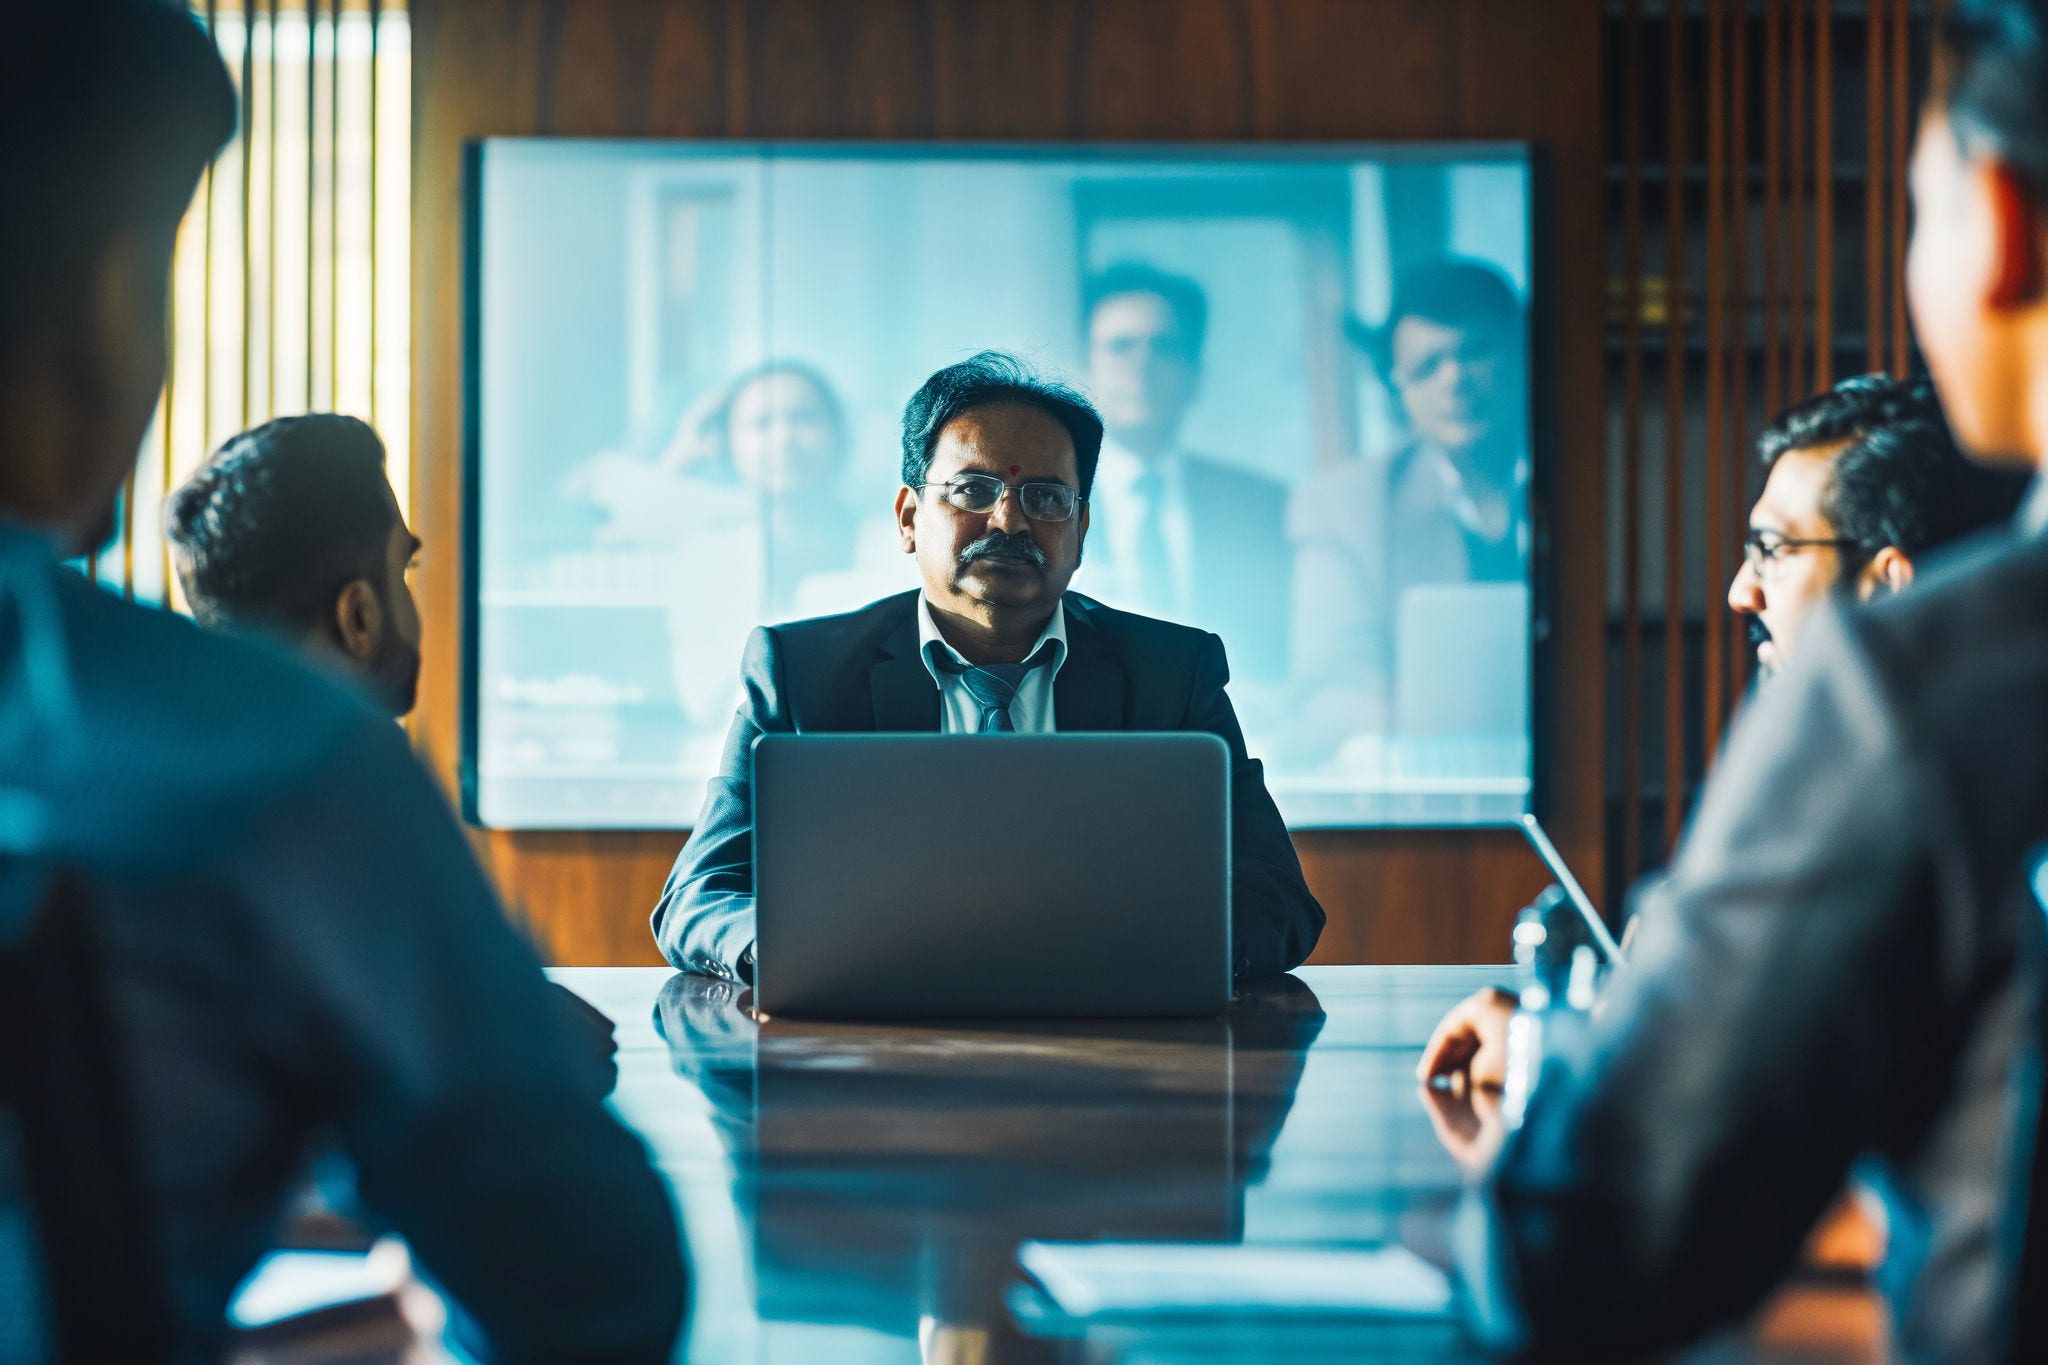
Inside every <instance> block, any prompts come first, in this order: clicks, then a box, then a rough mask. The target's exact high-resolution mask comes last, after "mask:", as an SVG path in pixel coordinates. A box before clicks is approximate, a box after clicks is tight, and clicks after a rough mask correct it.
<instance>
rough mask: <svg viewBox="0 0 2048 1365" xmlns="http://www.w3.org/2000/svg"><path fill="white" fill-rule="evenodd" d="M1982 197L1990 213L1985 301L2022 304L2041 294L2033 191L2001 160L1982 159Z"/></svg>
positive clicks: (2038, 232) (1996, 305)
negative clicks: (1986, 297) (1988, 284)
mask: <svg viewBox="0 0 2048 1365" xmlns="http://www.w3.org/2000/svg"><path fill="white" fill-rule="evenodd" d="M1978 174H1979V175H1981V176H1983V177H1984V191H1985V201H1986V203H1987V204H1988V205H1989V207H1990V212H1991V240H1992V254H1991V281H1990V283H1991V289H1990V296H1989V298H1988V299H1987V302H1988V303H1989V304H1990V305H1991V306H1992V307H1993V308H1997V309H2001V310H2012V309H2019V308H2025V307H2028V306H2029V305H2031V304H2034V303H2037V302H2039V301H2040V298H2041V290H2042V285H2043V282H2044V275H2048V271H2044V269H2043V264H2044V263H2043V259H2042V257H2043V250H2042V242H2041V223H2040V219H2039V218H2038V217H2037V216H2036V212H2035V210H2036V208H2037V205H2036V203H2035V196H2034V192H2033V191H2032V190H2031V189H2029V188H2028V187H2027V186H2026V185H2025V184H2024V183H2022V182H2021V180H2020V179H2019V177H2018V176H2016V175H2014V174H2013V172H2012V168H2011V167H2009V166H2007V165H2006V164H2005V163H2004V162H2003V161H1999V160H1997V159H1995V158H1986V159H1985V161H1984V163H1983V166H1982V168H1981V169H1980V170H1979V171H1978Z"/></svg>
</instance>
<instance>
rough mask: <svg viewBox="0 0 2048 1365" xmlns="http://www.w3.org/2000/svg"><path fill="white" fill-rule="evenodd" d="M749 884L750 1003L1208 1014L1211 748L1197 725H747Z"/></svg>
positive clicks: (1217, 879) (1222, 833)
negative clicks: (973, 729)
mask: <svg viewBox="0 0 2048 1365" xmlns="http://www.w3.org/2000/svg"><path fill="white" fill-rule="evenodd" d="M754 887H755V895H756V915H757V926H756V934H757V947H756V950H755V954H756V966H755V998H756V1001H757V1002H758V1004H759V1007H760V1008H761V1009H762V1010H764V1011H766V1012H767V1013H769V1014H770V1015H774V1014H798V1015H810V1016H816V1017H833V1016H837V1017H846V1018H863V1017H886V1016H906V1015H923V1016H933V1017H958V1018H1000V1017H1005V1016H1013V1017H1022V1016H1033V1015H1038V1016H1045V1015H1068V1016H1103V1017H1109V1016H1143V1015H1177V1014H1179V1015H1192V1014H1207V1013H1214V1012H1216V1011H1218V1010H1221V1009H1222V1008H1223V1007H1224V1006H1225V1005H1226V1004H1228V1003H1229V999H1230V913H1229V907H1230V752H1229V749H1228V748H1227V747H1226V746H1225V745H1224V743H1223V741H1222V740H1220V739H1218V738H1217V737H1216V736H1214V735H1209V734H1069V735H899V734H872V735H869V734H861V735H766V736H763V737H762V738H760V739H758V740H756V741H755V744H754Z"/></svg>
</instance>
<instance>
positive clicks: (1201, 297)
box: [1081, 261, 1209, 363]
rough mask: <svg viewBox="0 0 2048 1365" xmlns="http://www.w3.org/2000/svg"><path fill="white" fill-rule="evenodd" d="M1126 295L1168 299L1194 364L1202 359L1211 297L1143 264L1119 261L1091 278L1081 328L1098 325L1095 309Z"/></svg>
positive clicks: (1084, 292) (1184, 279)
mask: <svg viewBox="0 0 2048 1365" xmlns="http://www.w3.org/2000/svg"><path fill="white" fill-rule="evenodd" d="M1123 294H1151V295H1154V296H1156V297H1158V298H1160V299H1163V300H1165V302H1166V306H1167V308H1168V309H1169V310H1171V311H1172V313H1173V320H1174V322H1175V323H1176V324H1177V325H1178V326H1179V327H1180V334H1181V336H1182V337H1183V338H1184V339H1185V340H1186V342H1187V358H1188V360H1189V361H1190V362H1191V363H1198V362H1200V360H1201V359H1202V346H1203V344H1204V343H1206V342H1207V341H1208V339H1209V296H1208V294H1207V293H1205V292H1204V291H1203V289H1202V286H1201V285H1200V284H1198V283H1196V282H1195V281H1194V280H1193V279H1192V278H1190V277H1189V276H1186V275H1175V274H1173V273H1171V272H1169V271H1165V270H1161V269H1159V268H1158V267H1157V266H1153V265H1147V264H1145V263H1144V262H1143V261H1119V262H1117V263H1116V264H1115V265H1112V266H1110V267H1109V268H1108V269H1107V270H1103V271H1100V272H1098V273H1097V274H1095V275H1092V276H1090V277H1089V279H1088V282H1087V283H1086V284H1085V285H1083V286H1082V288H1081V329H1082V332H1083V334H1084V339H1085V334H1086V332H1087V330H1088V329H1089V328H1090V327H1092V326H1094V325H1095V310H1096V309H1098V308H1100V307H1102V305H1103V304H1105V303H1107V302H1108V301H1109V300H1111V299H1113V298H1116V297H1118V296H1119V295H1123Z"/></svg>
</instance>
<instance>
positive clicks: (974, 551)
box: [959, 531, 1045, 569]
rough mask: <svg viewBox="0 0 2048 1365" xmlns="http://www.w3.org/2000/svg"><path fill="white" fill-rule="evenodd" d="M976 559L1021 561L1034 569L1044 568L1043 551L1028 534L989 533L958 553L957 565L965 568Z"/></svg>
mask: <svg viewBox="0 0 2048 1365" xmlns="http://www.w3.org/2000/svg"><path fill="white" fill-rule="evenodd" d="M977 559H1021V560H1024V561H1026V562H1027V563H1029V564H1031V565H1032V566H1033V567H1035V568H1040V569H1042V568H1044V567H1045V551H1043V550H1041V549H1039V548H1038V542H1037V541H1035V540H1033V539H1032V538H1031V537H1030V536H1029V535H1028V534H1026V533H1024V532H1021V531H1020V532H1018V533H1017V534H1015V535H1012V534H1010V533H1009V532H1008V531H990V532H989V533H988V534H987V535H985V536H983V537H982V538H981V539H979V540H977V541H974V542H972V543H971V544H969V545H968V546H967V548H966V549H964V550H962V551H961V552H960V559H959V564H960V567H961V568H963V569H964V568H966V567H967V566H968V565H969V564H972V563H973V562H974V561H975V560H977Z"/></svg>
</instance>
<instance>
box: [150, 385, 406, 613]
mask: <svg viewBox="0 0 2048 1365" xmlns="http://www.w3.org/2000/svg"><path fill="white" fill-rule="evenodd" d="M390 488H391V484H390V480H389V479H388V477H387V476H386V474H385V472H384V443H383V442H382V441H381V440H379V439H378V438H377V433H376V432H375V431H373V430H371V429H370V427H369V425H368V424H367V423H364V422H360V421H358V420H356V419H355V418H353V417H343V416H341V415H340V414H338V413H331V412H316V413H309V414H307V415H305V416H303V417H280V418H278V419H277V420H275V421H272V422H265V423H264V424H263V425H262V426H260V427H257V428H255V429H254V430H253V431H245V432H243V433H242V434H241V435H239V436H235V437H232V438H230V439H229V440H228V442H227V443H226V444H225V445H223V446H222V447H221V448H220V449H219V451H217V452H216V453H215V454H214V456H213V458H212V459H210V460H208V461H207V462H206V463H205V464H204V465H202V466H200V468H199V469H198V471H197V472H196V473H194V474H193V475H192V477H191V478H190V479H189V480H187V481H186V482H185V484H184V485H183V486H182V487H180V488H179V489H178V490H177V491H176V492H175V493H173V494H172V495H171V497H170V501H169V503H168V504H167V506H166V507H165V510H164V529H165V534H166V535H168V536H169V538H170V542H171V546H172V549H173V550H174V552H175V558H176V561H177V567H178V581H179V582H180V583H181V584H182V585H183V586H184V589H185V596H186V599H187V600H188V601H189V602H190V603H191V606H192V614H193V616H194V617H195V618H197V619H198V620H199V621H200V623H201V624H203V625H213V626H236V627H244V628H264V627H268V628H273V629H278V628H281V629H290V630H307V629H311V628H313V627H314V626H315V625H317V624H318V623H319V622H321V621H322V620H324V619H325V618H326V615H327V613H328V612H329V611H331V610H332V609H333V605H334V600H335V597H336V595H337V594H338V593H340V591H341V590H342V588H343V587H345V586H346V585H347V584H348V583H349V582H350V581H351V580H353V579H357V578H362V579H367V580H369V582H370V583H371V584H372V585H374V586H375V587H376V588H377V590H378V591H379V592H380V593H381V592H383V591H385V589H387V588H388V587H389V586H390V585H389V582H388V581H387V577H388V576H387V573H386V567H385V560H384V555H385V550H386V548H387V546H388V543H389V541H390V537H391V529H392V527H393V525H395V524H396V523H395V512H394V509H393V507H392V503H391V492H390Z"/></svg>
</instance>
